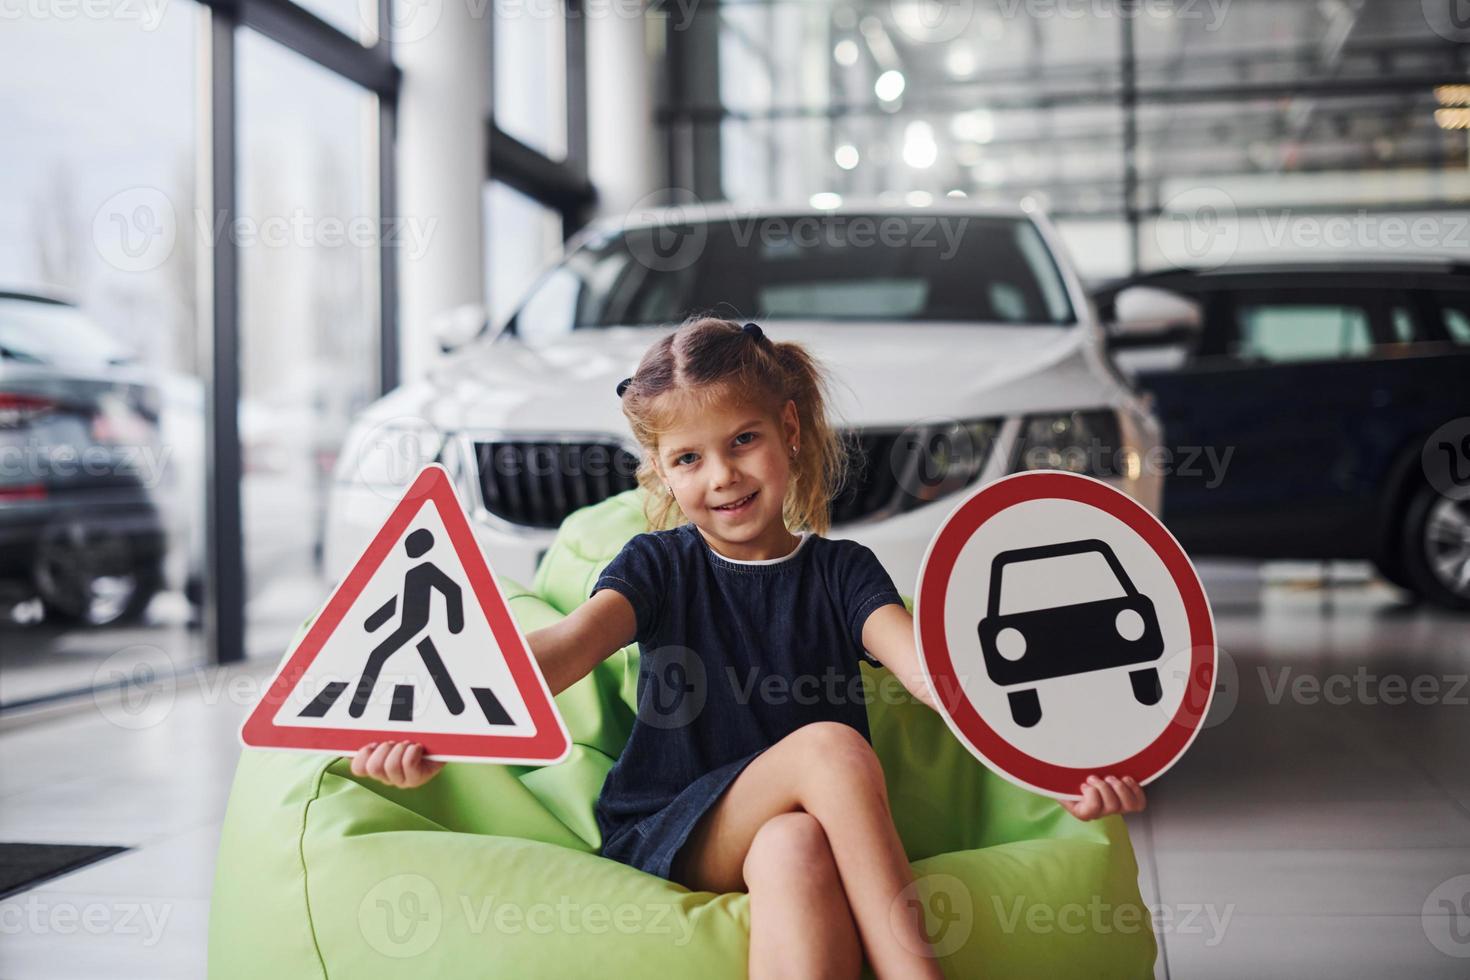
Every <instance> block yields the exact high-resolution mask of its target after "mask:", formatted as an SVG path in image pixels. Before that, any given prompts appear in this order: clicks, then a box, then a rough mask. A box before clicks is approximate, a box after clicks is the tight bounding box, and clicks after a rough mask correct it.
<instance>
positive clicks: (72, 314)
mask: <svg viewBox="0 0 1470 980" xmlns="http://www.w3.org/2000/svg"><path fill="white" fill-rule="evenodd" d="M0 356H4V357H9V358H13V359H15V360H18V361H29V362H32V363H39V364H56V363H58V362H63V361H79V360H85V361H110V362H118V361H125V360H129V359H130V354H129V351H128V350H127V349H126V348H124V347H122V346H121V345H119V344H117V343H116V342H115V341H113V339H112V338H111V337H109V336H107V334H105V333H103V332H102V330H101V328H99V327H98V326H97V325H96V324H94V323H93V322H92V321H91V320H89V319H87V317H86V315H85V314H83V313H82V312H81V311H80V310H78V309H76V307H73V306H64V305H61V304H59V303H45V302H38V301H36V300H28V299H17V298H14V297H0Z"/></svg>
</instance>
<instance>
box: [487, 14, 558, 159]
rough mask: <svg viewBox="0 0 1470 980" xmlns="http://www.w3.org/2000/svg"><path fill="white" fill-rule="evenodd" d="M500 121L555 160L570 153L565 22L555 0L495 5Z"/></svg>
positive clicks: (494, 95)
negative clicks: (568, 148) (568, 146)
mask: <svg viewBox="0 0 1470 980" xmlns="http://www.w3.org/2000/svg"><path fill="white" fill-rule="evenodd" d="M494 9H495V12H496V16H495V28H494V30H495V57H494V69H495V80H494V88H493V90H492V102H493V105H494V115H495V122H496V124H497V125H498V126H499V127H500V128H501V129H503V130H505V131H506V132H507V133H509V134H510V135H512V136H514V137H515V138H516V139H518V140H520V141H521V142H522V143H525V144H526V145H527V146H529V147H531V148H532V149H536V150H540V151H541V152H542V153H544V154H546V155H547V156H549V157H551V158H552V159H553V160H561V159H565V157H566V155H567V88H566V29H565V28H566V25H565V24H564V23H563V21H562V14H561V11H562V5H561V4H560V3H556V2H554V0H525V2H523V3H512V4H496V6H495V8H494Z"/></svg>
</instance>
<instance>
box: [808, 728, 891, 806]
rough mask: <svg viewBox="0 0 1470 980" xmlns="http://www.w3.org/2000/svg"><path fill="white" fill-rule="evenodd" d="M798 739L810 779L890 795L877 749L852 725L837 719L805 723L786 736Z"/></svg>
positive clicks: (828, 784)
mask: <svg viewBox="0 0 1470 980" xmlns="http://www.w3.org/2000/svg"><path fill="white" fill-rule="evenodd" d="M787 738H788V739H792V740H795V742H796V743H797V746H798V747H799V751H800V755H801V756H802V757H803V761H804V765H803V766H802V769H801V771H802V772H803V773H805V774H807V775H808V777H809V779H810V781H811V782H813V783H815V784H817V785H822V786H831V785H832V784H833V783H836V784H839V785H846V786H858V787H863V788H866V789H870V790H872V791H873V792H875V793H876V794H877V795H879V796H882V797H883V798H885V799H886V798H887V787H886V785H885V782H884V778H883V765H882V763H881V762H879V760H878V753H876V752H875V751H873V746H872V745H870V744H869V743H868V740H867V739H866V738H864V737H863V735H862V733H861V732H859V731H858V730H857V729H855V728H853V727H852V726H851V725H844V724H842V723H841V722H835V721H818V722H813V723H811V724H810V725H803V726H802V727H801V728H798V729H797V730H796V731H794V732H792V733H791V734H790V735H788V736H787Z"/></svg>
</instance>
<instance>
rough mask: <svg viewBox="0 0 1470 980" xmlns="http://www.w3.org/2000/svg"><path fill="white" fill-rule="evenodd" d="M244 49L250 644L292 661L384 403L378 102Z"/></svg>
mask: <svg viewBox="0 0 1470 980" xmlns="http://www.w3.org/2000/svg"><path fill="white" fill-rule="evenodd" d="M238 37H239V66H240V109H239V127H240V140H239V146H240V170H239V194H240V215H239V220H238V222H237V226H236V228H235V229H234V234H235V235H236V241H237V242H238V245H239V252H240V294H241V297H240V355H241V358H240V359H241V365H240V367H241V399H240V440H241V451H242V454H243V458H244V471H243V476H242V485H241V495H242V507H243V511H244V525H245V567H246V589H247V603H246V627H247V633H246V643H247V652H249V653H252V654H265V655H268V656H278V655H279V654H280V653H281V651H282V650H284V649H285V645H286V643H287V642H289V640H290V639H291V637H292V636H293V635H294V633H295V631H296V629H297V627H298V626H299V625H300V624H301V622H302V621H303V620H304V619H305V618H306V617H307V616H308V615H310V614H311V613H312V612H314V611H315V609H316V608H317V607H318V606H319V604H320V603H321V602H322V601H323V600H324V599H325V598H326V596H327V592H328V590H329V588H330V585H331V583H329V582H325V581H323V580H322V577H321V571H320V567H319V563H320V550H321V543H322V533H323V527H324V519H325V509H326V501H327V490H328V484H329V480H330V476H331V472H332V468H333V465H334V464H335V461H336V457H337V454H338V452H339V449H340V446H341V443H342V440H343V438H344V437H345V435H346V432H347V428H348V424H349V423H350V422H351V420H352V419H353V417H354V416H356V415H357V414H358V412H359V411H361V410H362V409H363V408H364V407H365V406H366V405H367V404H368V403H369V402H370V401H372V400H373V399H374V398H375V397H376V395H377V391H378V331H379V313H380V311H379V308H378V306H379V304H378V296H379V289H378V274H377V270H378V261H379V254H378V250H379V241H380V236H379V224H378V213H377V190H376V176H375V169H374V166H375V162H376V160H377V130H376V120H377V104H376V100H375V98H374V97H373V96H372V95H370V94H369V93H366V92H364V91H363V90H362V89H360V88H358V87H357V86H355V85H353V84H351V83H349V82H347V81H345V80H343V79H342V78H340V77H338V76H336V75H334V74H332V73H330V72H328V71H327V70H326V69H323V68H321V67H318V66H317V65H315V64H312V63H311V62H309V61H307V60H306V59H304V58H302V57H300V56H298V55H296V54H294V53H293V52H290V51H288V50H287V49H285V48H283V47H281V46H279V45H277V44H276V43H275V42H273V41H269V40H267V39H265V38H263V37H261V36H259V35H257V34H255V33H253V32H250V31H242V32H240V34H239V35H238Z"/></svg>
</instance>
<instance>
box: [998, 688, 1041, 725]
mask: <svg viewBox="0 0 1470 980" xmlns="http://www.w3.org/2000/svg"><path fill="white" fill-rule="evenodd" d="M1006 700H1007V701H1009V702H1010V705H1011V720H1012V721H1014V722H1015V723H1016V724H1018V725H1020V726H1021V727H1022V728H1030V727H1032V726H1033V725H1035V724H1036V723H1037V722H1038V721H1040V720H1041V698H1040V697H1038V696H1037V694H1036V688H1034V687H1028V688H1027V689H1026V690H1024V691H1012V692H1010V693H1009V694H1007V695H1006Z"/></svg>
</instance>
